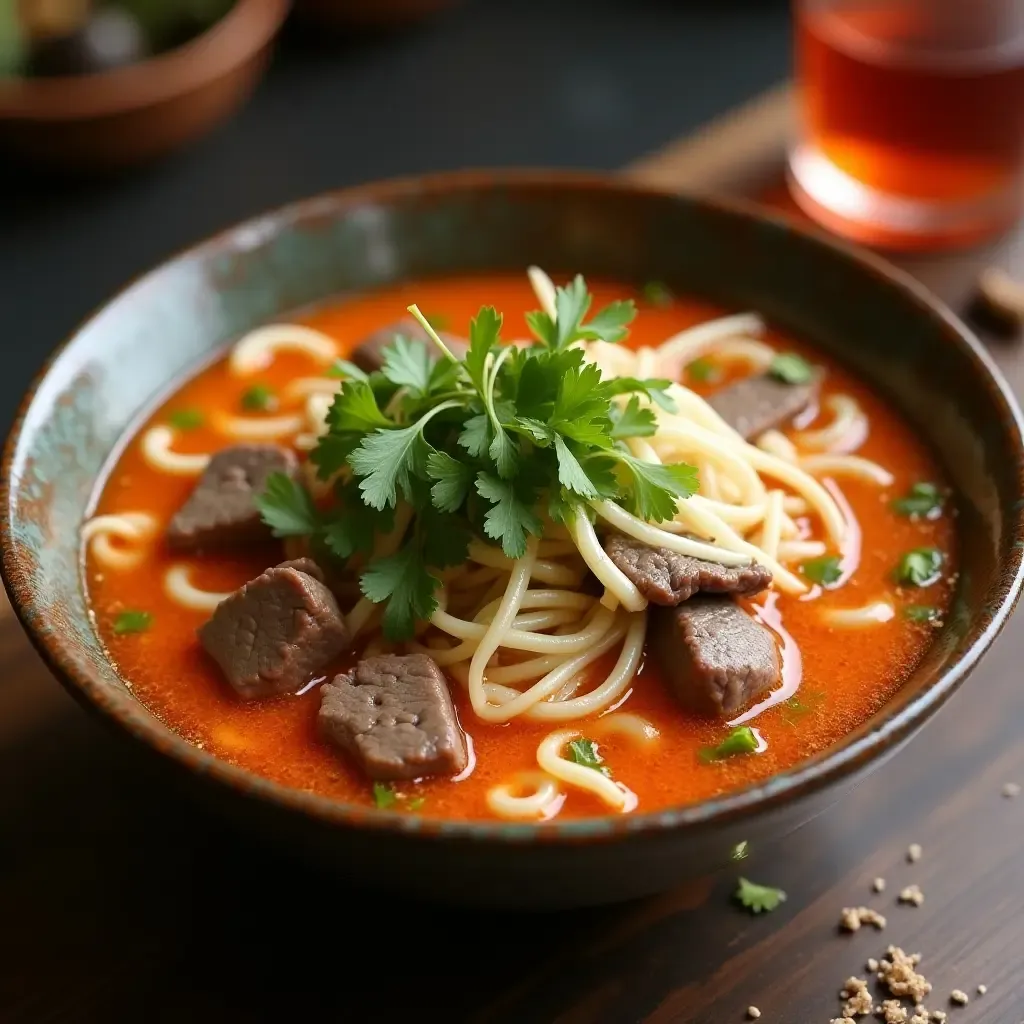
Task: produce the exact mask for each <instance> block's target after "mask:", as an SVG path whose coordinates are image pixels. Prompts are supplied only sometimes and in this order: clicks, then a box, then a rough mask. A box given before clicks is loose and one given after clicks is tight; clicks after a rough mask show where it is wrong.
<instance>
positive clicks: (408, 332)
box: [352, 316, 469, 373]
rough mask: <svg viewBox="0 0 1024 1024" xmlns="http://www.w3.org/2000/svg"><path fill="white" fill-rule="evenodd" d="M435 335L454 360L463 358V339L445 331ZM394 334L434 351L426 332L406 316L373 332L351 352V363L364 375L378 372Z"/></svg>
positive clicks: (464, 346)
mask: <svg viewBox="0 0 1024 1024" xmlns="http://www.w3.org/2000/svg"><path fill="white" fill-rule="evenodd" d="M437 333H438V335H439V336H440V338H441V340H442V341H443V342H444V343H445V344H446V345H447V346H448V348H449V349H450V350H451V353H452V355H453V356H455V358H456V359H462V358H464V357H465V355H466V351H467V350H468V348H469V346H468V345H467V344H466V341H465V339H463V338H460V337H458V336H457V335H454V334H449V333H448V332H447V331H438V332H437ZM396 334H401V335H403V336H404V337H406V338H410V339H412V340H414V341H427V342H428V348H429V349H430V351H431V352H432V353H433V352H434V351H435V346H434V343H433V342H430V341H429V338H428V335H427V332H426V331H425V330H423V328H422V327H421V326H420V323H419V321H417V320H413V318H412V317H411V316H407V317H403V318H402V319H401V320H396V321H395V322H394V323H393V324H388V326H387V327H382V328H381V329H380V330H379V331H374V332H373V334H371V335H370V336H369V337H368V338H364V339H363V340H362V341H361V342H360V343H359V344H358V345H357V346H356V347H355V348H354V349H353V350H352V362H353V363H355V364H356V366H358V367H359V369H360V370H362V371H364V372H365V373H373V372H374V371H375V370H379V369H380V368H381V367H382V366H383V365H384V349H386V348H387V347H388V346H389V345H390V344H391V342H392V341H394V338H395V335H396ZM437 354H438V355H439V354H440V353H437Z"/></svg>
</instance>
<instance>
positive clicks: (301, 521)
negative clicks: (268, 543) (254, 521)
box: [255, 473, 320, 537]
mask: <svg viewBox="0 0 1024 1024" xmlns="http://www.w3.org/2000/svg"><path fill="white" fill-rule="evenodd" d="M255 500H256V507H257V508H258V509H259V512H260V518H261V519H262V520H263V522H265V523H266V524H267V526H269V527H270V529H271V531H272V532H273V534H274V536H275V537H304V536H307V535H308V534H311V533H315V532H316V531H317V529H318V527H319V526H320V516H319V514H318V513H317V510H316V506H315V505H314V504H313V499H312V498H311V497H310V496H309V492H308V491H307V490H306V488H305V487H303V486H302V484H300V483H297V482H296V481H295V480H293V479H292V478H291V477H290V476H288V475H287V474H286V473H271V474H270V475H269V476H268V477H267V482H266V485H265V486H264V488H263V493H262V494H258V495H257V496H256V499H255Z"/></svg>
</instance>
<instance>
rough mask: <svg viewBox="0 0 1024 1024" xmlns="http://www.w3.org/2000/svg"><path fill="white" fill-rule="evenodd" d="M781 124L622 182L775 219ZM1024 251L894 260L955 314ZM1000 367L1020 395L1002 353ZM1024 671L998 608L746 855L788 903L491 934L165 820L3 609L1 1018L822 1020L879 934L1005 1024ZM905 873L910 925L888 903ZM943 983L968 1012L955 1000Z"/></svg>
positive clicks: (1017, 915) (702, 906) (1023, 778)
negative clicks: (928, 709)
mask: <svg viewBox="0 0 1024 1024" xmlns="http://www.w3.org/2000/svg"><path fill="white" fill-rule="evenodd" d="M789 116H790V107H789V99H788V96H787V95H786V93H785V92H779V93H774V94H771V95H770V96H768V97H766V98H765V99H764V100H763V101H760V102H759V103H758V104H756V105H755V106H754V108H752V109H748V110H746V111H743V112H740V114H739V115H738V116H737V117H736V118H730V119H727V121H726V122H724V123H723V124H720V125H718V126H716V127H715V128H714V129H713V130H711V131H709V132H707V133H704V134H702V135H701V136H699V137H698V138H696V139H695V140H690V141H686V142H684V143H681V144H679V145H678V146H674V147H670V148H669V149H668V150H666V151H664V152H663V153H661V154H658V155H655V156H654V157H651V158H649V159H647V160H644V161H641V162H639V163H638V164H636V165H634V167H633V168H631V169H630V170H629V171H628V173H629V174H631V175H632V176H634V177H636V178H638V179H641V180H645V181H649V182H654V183H657V184H661V185H667V186H671V187H678V188H690V189H698V190H699V189H706V188H709V187H711V188H717V189H719V190H732V191H745V192H748V193H749V192H750V191H751V190H754V191H756V192H759V193H760V194H761V195H762V196H764V197H766V198H768V199H769V200H772V201H777V200H779V199H780V197H781V196H782V191H781V189H780V187H779V177H778V171H779V166H780V156H781V144H780V140H781V138H782V134H783V132H784V130H785V127H786V125H787V124H788V119H789ZM1022 238H1024V236H1015V237H1013V238H1007V239H1003V240H1001V241H999V242H998V243H994V244H993V245H992V246H989V247H988V248H987V249H986V250H984V251H976V252H972V253H968V254H959V255H957V256H955V257H947V258H930V259H919V260H915V261H913V262H912V263H908V264H906V265H908V266H910V268H911V269H912V270H913V272H914V273H916V274H918V275H919V276H920V277H921V278H922V279H923V280H925V281H927V282H928V283H929V284H931V285H932V286H933V287H935V288H936V289H937V290H939V291H940V292H941V293H942V294H943V295H944V296H946V297H947V298H948V299H949V300H950V301H951V302H952V303H953V304H954V305H957V306H959V305H961V304H962V303H963V301H964V300H965V297H966V295H967V294H968V293H969V291H970V288H971V286H972V283H973V281H974V277H975V275H976V273H977V270H978V269H979V268H980V267H981V266H984V265H986V264H988V263H991V262H1001V263H1003V264H1004V265H1006V266H1008V267H1010V268H1011V269H1015V270H1016V271H1017V272H1018V273H1019V274H1020V275H1021V276H1024V252H1022ZM993 352H994V354H995V356H996V358H997V359H998V360H999V362H1000V364H1001V365H1002V367H1003V369H1004V370H1005V372H1006V373H1007V375H1008V376H1009V378H1010V380H1011V381H1012V382H1013V384H1014V386H1015V388H1016V389H1017V391H1018V393H1021V392H1024V354H1022V350H1021V349H1020V348H1017V347H1014V346H1003V347H998V348H997V347H993ZM1022 661H1024V624H1022V623H1021V621H1020V619H1019V617H1018V618H1017V619H1016V620H1015V621H1014V622H1013V623H1011V625H1010V627H1009V628H1008V629H1007V631H1006V633H1005V634H1004V635H1003V637H1002V638H1001V640H1000V641H999V642H998V644H997V645H996V647H995V649H994V650H993V651H992V652H991V654H990V655H989V657H988V658H987V660H986V662H985V664H984V665H983V667H982V668H980V669H979V670H978V672H977V673H976V674H975V675H974V677H973V678H972V679H971V681H970V683H969V685H967V686H966V687H965V688H964V690H962V691H961V693H960V694H959V695H958V696H957V697H956V698H955V699H954V701H953V702H952V704H951V706H950V707H948V708H947V709H946V710H945V711H944V712H943V713H942V714H941V716H940V717H939V719H938V720H937V721H935V722H934V723H933V724H932V725H931V726H930V727H929V728H928V729H927V730H926V731H925V732H924V733H923V734H922V735H921V736H919V737H918V738H917V739H916V740H915V741H914V742H913V743H912V744H911V745H910V746H909V748H908V749H906V750H905V751H904V752H903V753H902V754H900V755H899V756H898V757H897V758H896V759H895V760H894V761H893V762H891V763H890V764H889V765H888V766H887V767H886V768H885V769H884V770H883V771H881V772H880V773H877V774H876V775H874V776H873V777H871V778H869V779H868V780H867V781H866V782H864V783H863V784H862V785H861V786H860V787H859V788H858V789H857V790H856V791H855V792H854V793H853V794H852V795H850V796H848V797H847V798H846V799H845V800H844V801H843V802H842V803H840V804H839V805H838V806H837V807H835V808H834V809H833V810H832V811H830V812H829V813H827V814H825V815H823V816H821V817H820V818H818V819H817V820H815V821H813V822H812V823H810V824H809V825H807V826H806V827H805V828H803V829H802V830H800V831H799V832H798V833H796V834H795V835H793V836H791V837H789V838H788V839H786V840H785V841H783V842H780V843H778V844H776V845H775V846H773V847H771V848H767V847H766V848H763V849H755V850H752V851H751V856H750V858H749V860H748V861H746V862H745V863H744V864H743V865H742V870H743V873H744V874H747V875H749V876H750V877H752V878H755V879H757V880H759V881H763V882H770V883H772V884H776V885H781V886H782V887H784V888H785V889H786V890H787V891H788V893H789V899H788V901H787V902H786V903H785V904H783V905H782V906H781V908H780V909H779V910H777V911H776V912H775V913H773V914H770V915H766V916H763V917H760V918H753V917H749V916H747V915H746V914H744V913H742V912H740V911H739V910H737V909H735V908H734V907H732V906H731V905H730V900H729V897H730V893H731V891H732V889H733V887H734V885H735V876H734V875H732V874H729V875H722V876H721V877H717V878H708V879H705V880H703V881H701V882H699V883H697V884H694V885H690V886H686V887H684V888H681V889H679V890H677V891H674V892H671V893H668V894H665V895H663V896H661V897H658V898H655V899H651V900H647V901H644V902H641V903H634V904H630V905H626V906H622V907H616V908H610V909H600V910H591V911H576V912H573V913H561V914H550V915H531V916H525V915H524V916H515V915H503V916H497V915H491V914H481V913H472V912H442V911H439V910H437V909H430V908H424V907H419V906H406V905H398V904H396V903H394V902H393V901H389V900H388V899H387V897H386V895H381V896H380V897H377V896H375V895H374V894H372V893H371V894H368V893H367V887H363V891H362V892H359V893H357V892H353V891H350V890H348V889H347V888H345V887H343V886H340V885H339V884H338V883H337V881H336V880H334V879H333V878H331V877H328V876H326V875H323V874H320V873H317V872H314V871H312V870H311V869H310V868H309V867H307V866H306V865H304V864H302V863H299V862H296V861H293V860H291V859H289V858H288V857H287V856H286V855H282V854H278V853H269V852H267V851H266V850H265V849H262V848H260V847H259V846H256V845H254V844H253V843H252V841H251V840H250V839H248V838H246V837H243V836H239V835H236V834H235V833H233V832H232V831H230V830H229V829H228V828H227V827H226V826H223V825H221V823H219V822H218V821H216V820H213V819H211V818H210V817H208V816H205V815H204V814H203V813H201V812H200V811H198V810H197V809H195V808H194V807H192V806H191V805H188V804H185V803H183V802H181V800H180V799H179V798H178V797H177V796H176V795H175V794H173V793H171V792H168V791H167V790H166V789H165V788H164V787H163V786H160V785H159V784H156V783H155V782H154V781H153V780H151V779H149V778H148V777H147V776H146V775H144V774H140V769H139V766H138V764H137V763H136V761H135V760H133V759H132V758H131V757H130V756H129V755H128V754H127V752H125V751H123V750H122V749H121V747H120V746H119V745H118V744H117V743H116V742H115V741H114V740H113V738H112V737H111V736H110V735H109V734H108V733H107V732H106V731H104V730H103V729H102V728H101V726H100V725H98V724H97V723H95V722H94V721H93V720H92V719H91V718H89V717H87V716H86V715H85V714H83V713H82V711H80V710H79V709H78V708H77V707H76V706H75V705H74V704H73V703H72V701H71V700H70V699H69V698H68V697H67V696H66V695H65V694H64V693H63V692H62V691H61V690H60V688H59V687H58V686H57V684H56V683H55V682H54V681H53V680H52V679H51V678H50V677H49V675H48V674H47V672H46V670H45V669H44V668H43V666H42V665H41V663H40V662H39V660H38V658H37V657H36V656H35V654H34V653H33V652H32V651H31V649H30V648H29V646H28V643H27V641H26V640H25V639H24V638H23V636H22V634H21V631H20V629H19V627H18V626H17V624H16V623H15V622H14V620H13V617H12V615H11V613H10V610H9V608H8V607H6V604H4V606H3V607H2V608H0V954H2V955H0V1021H2V1022H4V1024H44V1022H55V1024H56V1022H60V1024H71V1022H74V1024H79V1022H93V1021H96V1022H103V1024H117V1022H120V1021H131V1022H133V1024H143V1022H145V1024H149V1022H153V1024H164V1022H167V1024H170V1022H174V1024H181V1022H193V1021H195V1022H200V1024H206V1022H211V1024H212V1022H218V1024H243V1022H250V1021H252V1022H263V1021H287V1022H291V1021H303V1022H304V1021H307V1020H308V1021H312V1020H318V1021H319V1020H330V1021H345V1022H348V1021H392V1020H429V1021H433V1020H448V1021H479V1022H495V1024H497V1022H501V1024H504V1022H508V1024H524V1022H532V1021H537V1022H557V1024H597V1022H601V1024H618V1022H628V1021H646V1022H650V1024H661V1022H670V1021H672V1022H675V1021H679V1022H687V1024H696V1022H700V1024H728V1022H731V1021H742V1020H744V1019H745V1012H746V1008H747V1006H749V1005H756V1006H758V1007H760V1009H761V1011H762V1014H763V1016H762V1018H761V1020H762V1021H765V1022H771V1024H827V1022H828V1021H829V1020H830V1019H831V1018H832V1017H834V1016H837V1015H838V1009H839V1002H838V1000H837V996H836V993H837V990H838V989H839V987H840V986H841V984H842V982H843V980H844V979H845V978H846V977H847V976H848V975H850V974H861V975H863V974H864V973H865V972H864V962H865V960H866V959H867V958H868V957H870V956H880V955H881V954H882V952H883V951H884V948H885V946H886V945H887V944H888V943H894V944H896V945H900V946H902V947H903V948H904V949H907V950H908V951H910V950H915V951H920V952H922V953H923V954H924V957H925V960H924V964H923V967H924V971H925V973H926V974H927V975H928V977H929V978H930V979H931V980H932V982H933V983H934V985H935V994H934V996H933V998H932V999H931V1000H930V1001H929V1005H930V1006H933V1007H935V1008H944V1009H947V1010H949V1011H950V1014H951V1016H950V1019H951V1020H952V1021H956V1022H963V1024H977V1022H985V1024H1021V1022H1024V796H1022V797H1020V798H1018V799H1017V800H1008V799H1005V798H1004V797H1003V796H1002V788H1003V785H1004V783H1006V782H1009V781H1012V780H1016V781H1018V782H1021V783H1024V743H1022V742H1021V740H1020V733H1021V730H1022V728H1024V684H1022V681H1021V679H1022V676H1021V663H1022ZM912 842H915V843H919V844H920V845H921V846H922V848H923V856H922V857H921V859H920V861H919V862H918V863H916V864H910V863H908V862H907V860H906V856H905V851H906V849H907V847H908V845H909V844H910V843H912ZM409 870H410V871H414V870H415V864H410V865H409ZM879 875H880V876H884V877H885V878H886V879H887V882H888V887H887V889H886V892H885V893H884V894H882V895H875V894H873V893H872V891H871V882H872V880H873V879H874V878H875V877H876V876H879ZM910 882H917V883H918V884H919V885H920V886H921V888H922V889H923V891H924V893H925V896H926V899H925V902H924V904H923V906H921V907H920V908H912V907H904V906H897V905H896V895H897V893H898V891H899V889H900V888H902V887H903V886H904V885H906V884H908V883H910ZM862 903H865V904H869V905H872V906H876V907H878V908H879V909H881V910H882V911H883V912H884V913H885V914H886V916H887V917H888V920H889V923H888V926H887V928H886V929H885V931H883V932H880V933H879V932H875V931H873V930H869V929H863V930H861V931H860V932H859V933H858V934H856V935H855V936H852V937H851V936H843V935H840V934H839V933H838V932H837V928H836V925H837V921H838V918H839V913H840V910H841V908H842V907H844V906H849V905H858V904H862ZM979 984H984V985H986V986H987V988H988V991H987V994H985V995H984V996H980V995H977V994H976V988H977V986H978V985H979ZM954 988H960V989H963V990H964V991H966V992H968V993H969V994H970V996H971V1001H970V1005H969V1006H967V1007H966V1008H963V1009H954V1008H952V1007H950V1006H949V1005H948V1003H947V999H948V994H949V992H950V991H951V990H952V989H954Z"/></svg>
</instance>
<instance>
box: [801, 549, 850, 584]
mask: <svg viewBox="0 0 1024 1024" xmlns="http://www.w3.org/2000/svg"><path fill="white" fill-rule="evenodd" d="M800 571H801V572H802V573H803V574H804V575H805V576H806V577H807V578H808V579H809V580H810V581H811V582H812V583H817V584H819V585H820V586H823V587H827V586H830V585H831V584H833V583H838V582H839V581H840V580H841V579H842V577H843V560H842V559H841V558H840V557H839V555H822V556H821V557H820V558H809V559H808V560H807V561H806V562H804V564H803V565H802V566H800Z"/></svg>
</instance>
